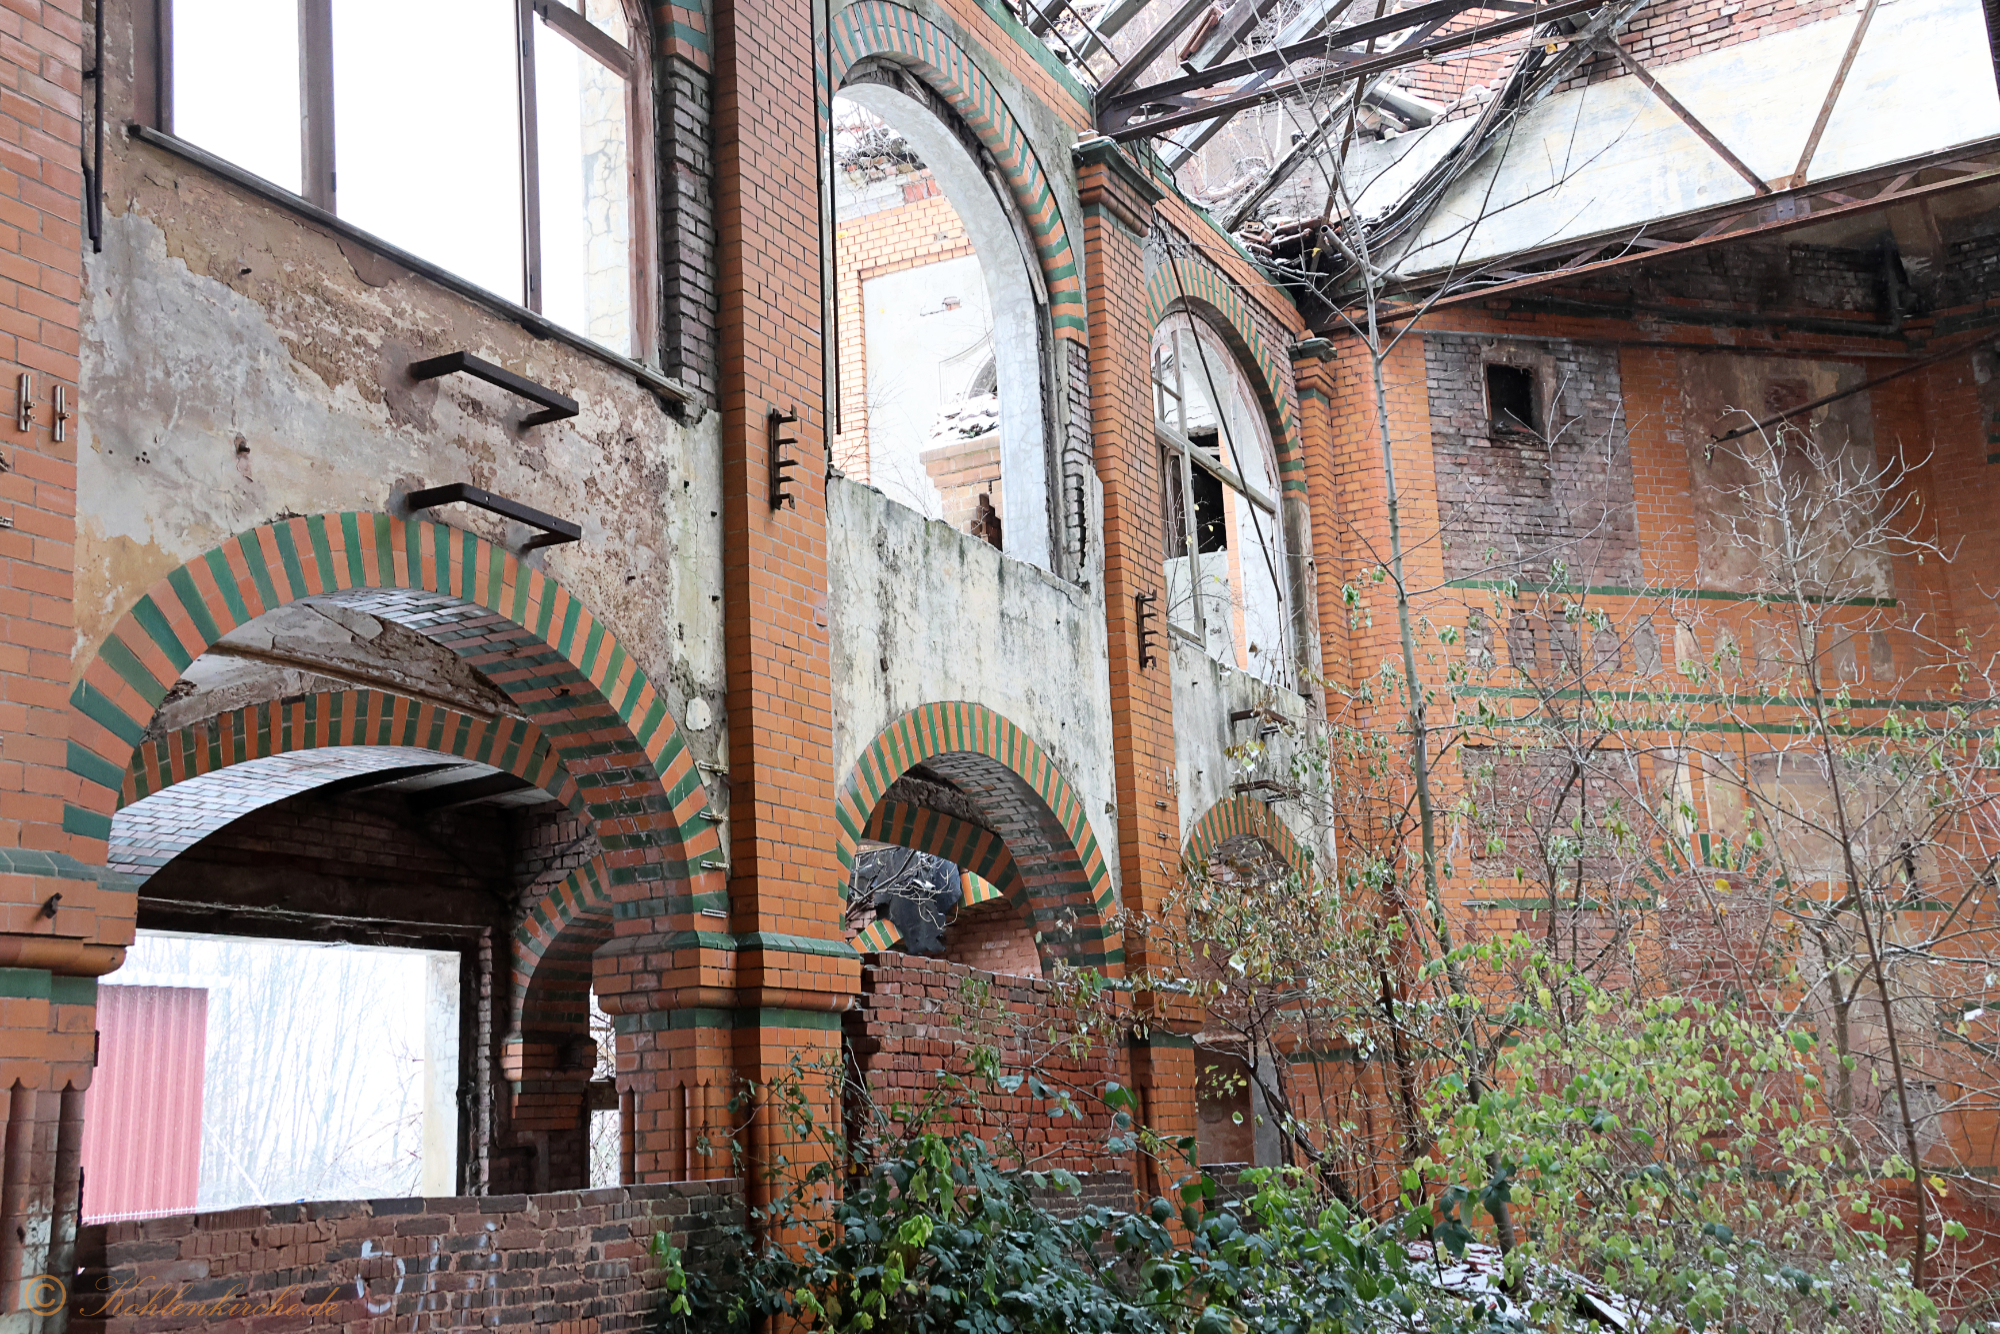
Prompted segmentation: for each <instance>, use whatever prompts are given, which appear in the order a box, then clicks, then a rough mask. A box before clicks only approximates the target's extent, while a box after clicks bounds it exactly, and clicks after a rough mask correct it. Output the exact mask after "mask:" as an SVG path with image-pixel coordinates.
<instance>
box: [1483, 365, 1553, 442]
mask: <svg viewBox="0 0 2000 1334" xmlns="http://www.w3.org/2000/svg"><path fill="white" fill-rule="evenodd" d="M1486 415H1487V417H1488V419H1489V420H1491V422H1492V423H1493V429H1494V430H1496V431H1527V432H1530V433H1532V434H1539V433H1540V432H1541V429H1542V423H1541V415H1540V414H1539V413H1537V412H1536V411H1535V373H1534V371H1532V370H1530V369H1529V368H1527V367H1526V366H1503V365H1501V364H1500V363H1498V362H1492V363H1489V364H1488V365H1487V367H1486Z"/></svg>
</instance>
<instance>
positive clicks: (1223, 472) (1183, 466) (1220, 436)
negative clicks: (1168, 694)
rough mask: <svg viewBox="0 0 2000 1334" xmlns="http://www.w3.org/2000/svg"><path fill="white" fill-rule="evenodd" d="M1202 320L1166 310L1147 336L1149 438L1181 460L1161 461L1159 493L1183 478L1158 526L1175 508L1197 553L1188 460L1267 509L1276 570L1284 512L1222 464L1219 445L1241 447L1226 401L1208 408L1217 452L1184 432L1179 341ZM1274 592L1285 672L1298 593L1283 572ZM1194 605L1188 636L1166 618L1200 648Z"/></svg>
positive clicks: (1201, 633)
mask: <svg viewBox="0 0 2000 1334" xmlns="http://www.w3.org/2000/svg"><path fill="white" fill-rule="evenodd" d="M1183 320H1184V321H1185V325H1183V324H1182V323H1180V322H1179V321H1183ZM1200 322H1201V317H1200V316H1199V315H1197V314H1195V313H1194V312H1193V311H1188V310H1174V311H1172V312H1170V313H1169V314H1167V315H1166V316H1165V317H1164V318H1163V319H1162V320H1161V321H1160V325H1158V326H1155V328H1154V331H1153V335H1152V338H1151V339H1150V340H1149V343H1150V346H1149V348H1148V353H1147V363H1148V375H1149V378H1150V379H1151V382H1152V389H1153V394H1152V398H1153V438H1154V439H1155V440H1156V441H1157V442H1158V444H1159V447H1160V451H1161V461H1162V463H1163V464H1164V463H1165V461H1166V459H1167V458H1168V457H1170V456H1174V455H1177V456H1178V457H1179V459H1180V466H1179V467H1178V468H1174V469H1170V468H1167V467H1165V466H1162V468H1161V469H1160V475H1161V479H1162V487H1161V492H1162V496H1163V497H1164V496H1165V494H1166V488H1165V482H1166V479H1167V478H1168V477H1169V476H1172V475H1175V474H1178V476H1179V478H1180V483H1181V485H1180V490H1181V496H1180V502H1179V504H1178V505H1177V506H1175V505H1171V504H1170V505H1169V506H1168V507H1167V513H1166V515H1165V516H1163V520H1162V525H1163V527H1164V525H1165V523H1166V522H1167V521H1169V520H1170V519H1171V516H1172V514H1173V512H1174V510H1175V509H1178V511H1179V513H1180V516H1181V522H1182V528H1183V532H1182V533H1181V535H1180V536H1181V541H1182V543H1183V547H1184V550H1185V551H1186V552H1189V553H1196V552H1199V551H1200V550H1201V544H1200V534H1199V531H1198V529H1197V527H1196V522H1195V498H1194V472H1193V469H1192V468H1190V467H1189V466H1188V465H1189V462H1190V461H1192V462H1193V463H1195V464H1197V465H1199V466H1200V467H1201V469H1202V470H1203V471H1204V472H1206V473H1208V474H1209V475H1210V476H1212V477H1214V478H1215V479H1216V480H1217V481H1219V482H1221V483H1222V486H1223V492H1224V499H1225V502H1226V501H1227V497H1228V496H1229V495H1230V494H1231V493H1233V494H1235V495H1238V496H1241V497H1242V498H1243V499H1245V500H1247V501H1249V502H1250V504H1252V505H1254V506H1256V507H1257V508H1258V509H1260V510H1262V511H1264V513H1265V514H1267V515H1269V516H1270V519H1271V529H1272V533H1273V535H1274V536H1276V537H1277V539H1278V547H1279V550H1278V558H1277V559H1276V560H1275V561H1274V562H1273V563H1274V565H1275V566H1276V567H1277V568H1278V569H1280V570H1284V569H1287V568H1288V566H1289V559H1288V556H1289V553H1287V552H1286V551H1285V548H1284V543H1285V536H1284V521H1283V515H1282V514H1281V513H1280V511H1279V509H1278V505H1277V502H1276V501H1274V500H1272V499H1271V497H1269V496H1267V495H1265V494H1264V493H1263V492H1261V491H1259V490H1258V489H1257V488H1255V487H1253V486H1252V485H1250V483H1249V482H1248V481H1247V480H1245V479H1244V478H1243V477H1242V476H1241V475H1240V474H1238V473H1237V472H1236V470H1235V469H1233V468H1231V467H1230V466H1229V465H1228V464H1226V463H1224V462H1223V461H1222V459H1221V458H1220V457H1219V455H1220V452H1221V449H1220V447H1221V446H1223V445H1224V444H1225V443H1226V444H1227V446H1228V447H1229V448H1230V450H1231V451H1232V453H1233V452H1235V450H1237V449H1238V448H1240V446H1239V445H1238V443H1237V442H1235V441H1233V440H1228V439H1227V434H1228V433H1227V427H1226V425H1224V424H1223V418H1224V414H1225V408H1224V405H1222V404H1211V407H1212V409H1213V410H1214V412H1215V414H1216V420H1217V436H1216V443H1217V445H1218V449H1217V452H1216V453H1215V454H1211V453H1210V452H1209V451H1208V450H1206V449H1204V448H1202V447H1201V446H1200V445H1197V444H1195V443H1194V442H1193V441H1192V440H1190V439H1189V438H1188V436H1187V433H1186V432H1187V394H1188V383H1187V374H1186V366H1187V354H1186V353H1185V352H1184V351H1183V340H1185V341H1186V343H1187V344H1198V343H1199V340H1200V338H1201V332H1200V329H1199V327H1198V326H1199V324H1200ZM1162 328H1165V331H1166V333H1167V336H1168V338H1169V340H1170V341H1171V343H1172V346H1173V350H1174V355H1173V375H1174V379H1173V383H1172V384H1168V383H1167V382H1166V381H1165V380H1163V379H1162V378H1161V362H1162V358H1161V349H1160V347H1159V345H1158V339H1159V335H1160V332H1161V329H1162ZM1201 355H1205V354H1201ZM1225 355H1226V353H1225ZM1227 365H1228V366H1229V368H1230V369H1231V370H1232V371H1236V372H1238V373H1240V368H1239V367H1237V364H1236V359H1235V358H1234V357H1233V356H1231V357H1229V358H1228V362H1227ZM1210 374H1211V375H1212V374H1213V370H1212V369H1211V371H1210ZM1219 387H1220V386H1215V387H1212V388H1211V389H1210V391H1209V396H1210V397H1211V398H1213V397H1214V396H1215V389H1216V388H1219ZM1169 400H1171V401H1172V404H1173V423H1172V424H1169V422H1168V421H1166V420H1163V418H1165V417H1166V416H1167V415H1168V414H1167V413H1166V412H1165V410H1164V409H1165V407H1166V404H1167V403H1168V401H1169ZM1253 402H1254V397H1253ZM1256 444H1257V445H1258V446H1259V447H1261V444H1262V442H1261V441H1259V442H1256ZM1259 541H1260V545H1262V544H1263V539H1261V538H1260V539H1259ZM1266 554H1267V555H1268V554H1269V553H1268V552H1267V553H1266ZM1167 559H1173V558H1172V557H1168V558H1167ZM1277 591H1278V595H1279V600H1280V605H1281V607H1282V609H1283V610H1282V616H1283V618H1284V623H1285V638H1286V641H1287V642H1286V643H1285V645H1284V649H1283V662H1284V666H1285V670H1286V671H1287V672H1288V673H1289V672H1293V671H1296V670H1297V665H1296V664H1295V663H1294V662H1293V661H1292V657H1293V646H1292V644H1291V643H1290V639H1291V627H1290V624H1289V618H1290V613H1291V608H1290V606H1289V605H1288V604H1289V599H1290V598H1292V597H1294V596H1296V593H1295V591H1294V590H1293V589H1292V588H1291V587H1290V585H1289V582H1288V581H1286V580H1285V579H1284V578H1283V577H1282V576H1280V579H1279V586H1278V589H1277ZM1193 610H1194V632H1193V634H1192V636H1190V635H1189V634H1188V632H1187V631H1185V630H1183V629H1182V628H1181V627H1180V626H1178V625H1176V624H1175V623H1174V622H1173V621H1171V620H1169V621H1168V623H1167V628H1168V630H1169V631H1170V632H1171V633H1173V634H1175V635H1176V636H1180V637H1186V638H1190V639H1191V640H1192V642H1194V643H1196V644H1199V645H1201V646H1202V647H1203V650H1204V651H1207V645H1208V626H1207V618H1206V613H1205V612H1204V611H1203V609H1202V598H1201V597H1200V596H1196V597H1195V598H1194V608H1193Z"/></svg>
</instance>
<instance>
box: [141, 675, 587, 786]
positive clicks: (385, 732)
mask: <svg viewBox="0 0 2000 1334" xmlns="http://www.w3.org/2000/svg"><path fill="white" fill-rule="evenodd" d="M334 746H402V747H408V748H412V749H416V750H429V751H436V752H437V753H438V754H440V755H451V756H455V757H457V758H459V759H462V760H473V761H476V762H478V763H480V764H490V765H492V766H493V767H494V768H496V769H505V770H506V771H507V772H508V773H511V774H513V775H514V776H515V777H517V778H521V779H525V780H526V781H527V782H530V783H532V784H534V785H535V786H536V787H538V788H541V789H542V790H543V791H544V792H547V793H548V794H549V795H550V796H552V797H554V798H555V799H556V800H557V801H559V802H561V803H562V804H563V805H565V806H567V807H569V808H570V809H571V810H573V811H575V812H576V813H577V814H578V815H582V814H584V808H583V798H582V795H581V794H580V793H579V792H578V791H577V786H576V780H575V779H573V778H571V777H570V774H569V770H568V769H566V768H564V767H563V763H562V760H561V759H559V758H558V757H557V756H556V753H555V750H554V748H553V747H551V746H550V745H549V741H548V738H547V737H545V736H543V735H542V729H541V728H539V727H537V726H535V725H534V724H533V723H531V722H528V721H526V720H525V719H521V718H507V717H499V718H482V717H479V716H477V715H475V714H470V713H464V712H461V711H460V710H458V709H454V708H450V707H448V706H446V705H443V704H437V703H433V702H432V701H430V700H420V699H415V698H412V697H411V696H408V695H403V694H398V693H396V692H395V691H389V690H368V689H359V688H357V689H354V690H323V691H320V692H318V693H317V694H310V695H291V696H287V697H286V698H284V699H278V700H266V701H264V702H263V703H259V704H250V705H246V706H244V707H243V708H240V709H232V710H230V711H229V712H227V713H219V714H216V715H214V716H213V717H210V718H204V719H202V720H201V721H199V722H195V723H190V724H189V725H188V726H186V727H183V728H180V729H178V730H177V731H173V732H167V733H164V734H162V735H160V736H156V737H154V738H153V739H152V740H150V741H142V742H141V743H140V744H139V746H138V748H137V749H135V750H134V751H133V752H132V761H131V763H130V764H129V765H127V766H126V769H125V781H124V784H123V785H122V787H121V788H120V790H119V794H118V805H119V808H120V809H121V810H122V809H123V808H124V807H127V806H130V805H131V804H132V803H133V802H135V801H142V800H144V799H145V798H147V797H149V796H152V795H153V794H155V793H157V792H161V791H163V790H165V789H166V788H169V787H172V786H173V785H174V784H175V783H181V782H185V781H186V780H188V779H190V778H194V777H197V776H198V775H201V774H206V773H214V772H216V771H218V770H221V769H226V768H228V767H229V766H230V765H233V764H241V763H243V762H244V761H246V760H261V759H264V758H266V757H268V756H272V755H288V754H291V753H293V752H294V751H301V750H320V749H326V748H331V747H334Z"/></svg>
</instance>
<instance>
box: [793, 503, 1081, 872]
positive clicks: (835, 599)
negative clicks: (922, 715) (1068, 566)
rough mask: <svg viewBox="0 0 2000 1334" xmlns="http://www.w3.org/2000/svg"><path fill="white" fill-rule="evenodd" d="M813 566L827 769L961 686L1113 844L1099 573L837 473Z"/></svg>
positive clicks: (841, 770) (960, 693)
mask: <svg viewBox="0 0 2000 1334" xmlns="http://www.w3.org/2000/svg"><path fill="white" fill-rule="evenodd" d="M827 578H828V584H829V589H830V595H829V598H828V604H829V621H830V623H831V634H832V642H833V732H834V772H835V773H836V775H839V776H841V777H842V778H844V777H845V775H847V774H849V773H851V772H852V771H853V769H854V765H855V763H856V762H857V761H858V760H859V759H860V757H861V752H862V751H863V750H864V749H866V748H867V746H868V744H869V743H870V742H872V741H873V740H874V739H875V738H876V737H877V736H879V735H880V734H881V732H882V729H883V728H885V727H887V726H888V725H889V724H890V723H893V722H894V721H895V720H896V719H898V718H900V717H902V716H903V715H904V714H905V713H908V712H909V711H910V710H912V709H915V708H917V707H919V706H921V705H924V704H930V703H936V702H939V701H946V700H970V701H973V702H975V703H978V704H983V705H985V706H986V707H987V708H989V709H992V710H993V711H994V712H996V713H998V714H1000V715H1002V716H1003V717H1005V718H1007V719H1008V720H1009V721H1011V722H1012V723H1014V725H1015V726H1017V727H1019V728H1021V729H1022V730H1023V731H1025V732H1026V733H1027V734H1028V735H1029V736H1030V737H1032V738H1034V740H1035V742H1036V744H1037V745H1039V746H1041V748H1042V749H1043V750H1044V751H1045V752H1047V754H1048V755H1049V757H1050V758H1051V759H1052V760H1054V761H1055V763H1056V765H1057V767H1058V768H1059V769H1060V770H1061V771H1062V774H1063V776H1064V777H1065V778H1066V779H1068V780H1069V783H1070V785H1071V786H1072V787H1074V788H1075V789H1076V792H1077V795H1078V796H1079V797H1080V798H1081V799H1082V801H1083V805H1084V810H1085V813H1086V814H1087V815H1088V816H1089V817H1090V824H1091V829H1092V831H1093V832H1094V833H1095V834H1096V835H1097V841H1098V844H1099V846H1100V847H1103V848H1105V849H1111V848H1116V847H1117V846H1118V825H1117V820H1116V810H1117V807H1116V801H1117V789H1116V785H1115V782H1114V779H1113V773H1112V744H1113V743H1112V730H1111V681H1110V653H1109V649H1108V647H1107V645H1106V642H1105V633H1106V632H1105V617H1104V595H1103V591H1102V587H1103V586H1102V583H1101V582H1100V581H1098V580H1097V579H1095V578H1093V579H1092V580H1091V581H1090V582H1089V583H1087V584H1085V585H1077V584H1072V583H1069V582H1067V581H1065V580H1062V579H1057V578H1055V577H1054V576H1052V575H1049V574H1046V573H1044V572H1043V571H1041V570H1038V569H1036V568H1035V567H1034V566H1032V565H1028V564H1026V563H1024V562H1022V561H1018V560H1014V559H1012V558H1011V557H1008V556H1004V555H1002V554H1001V553H1000V552H998V551H995V550H994V549H993V548H992V547H990V546H988V545H986V543H984V542H983V541H981V540H980V539H978V538H976V537H972V536H969V535H967V534H965V533H961V532H958V531H956V530H955V529H953V528H952V527H951V526H950V525H948V524H945V523H942V522H940V521H938V520H935V519H926V518H924V517H923V516H922V515H920V514H918V513H916V512H915V511H914V510H911V509H909V508H907V507H905V506H902V505H898V504H896V503H895V502H894V501H892V500H890V499H889V498H888V497H887V496H884V495H883V494H882V493H881V492H880V491H877V490H875V489H874V488H873V487H869V486H864V485H862V484H860V483H858V482H850V481H847V480H846V479H844V478H839V477H836V478H833V479H831V480H830V481H828V483H827ZM1109 864H1110V867H1111V874H1112V876H1113V878H1114V880H1115V879H1116V878H1117V875H1118V868H1117V864H1116V861H1115V859H1109Z"/></svg>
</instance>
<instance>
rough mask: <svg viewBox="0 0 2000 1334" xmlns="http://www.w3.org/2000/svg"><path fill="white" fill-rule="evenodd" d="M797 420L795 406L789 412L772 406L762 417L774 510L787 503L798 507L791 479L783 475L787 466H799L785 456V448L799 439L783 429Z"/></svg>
mask: <svg viewBox="0 0 2000 1334" xmlns="http://www.w3.org/2000/svg"><path fill="white" fill-rule="evenodd" d="M798 420H799V414H798V409H796V408H794V409H792V410H791V411H789V412H781V411H779V410H778V409H777V408H772V409H771V410H770V412H768V413H767V414H765V417H764V426H765V429H766V430H767V431H768V432H769V435H770V454H771V508H772V509H774V510H777V509H783V508H784V507H785V506H787V505H790V506H791V507H792V508H793V509H797V508H798V507H799V504H798V496H797V495H796V494H794V493H793V491H792V489H791V482H792V479H791V478H790V477H788V476H786V475H785V470H786V469H787V468H796V467H798V466H799V461H798V460H797V459H795V458H787V457H786V456H785V448H786V446H788V445H796V444H797V443H798V442H799V440H798V437H797V436H794V435H786V434H784V429H785V428H786V427H787V426H793V425H796V424H797V423H798Z"/></svg>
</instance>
